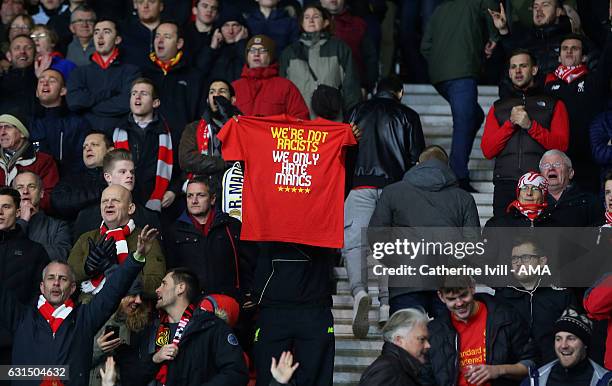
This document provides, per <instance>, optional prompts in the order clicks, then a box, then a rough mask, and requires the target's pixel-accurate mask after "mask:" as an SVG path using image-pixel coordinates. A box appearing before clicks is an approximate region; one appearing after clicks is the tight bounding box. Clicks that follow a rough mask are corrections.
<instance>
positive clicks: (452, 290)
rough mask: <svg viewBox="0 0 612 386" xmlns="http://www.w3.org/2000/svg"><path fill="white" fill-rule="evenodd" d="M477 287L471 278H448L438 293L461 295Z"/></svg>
mask: <svg viewBox="0 0 612 386" xmlns="http://www.w3.org/2000/svg"><path fill="white" fill-rule="evenodd" d="M475 285H476V284H475V283H474V279H473V278H472V277H471V276H465V275H458V276H446V277H444V282H443V283H442V285H441V286H440V287H438V291H440V293H441V294H442V295H446V294H459V293H461V292H462V291H464V290H466V289H468V288H474V287H475Z"/></svg>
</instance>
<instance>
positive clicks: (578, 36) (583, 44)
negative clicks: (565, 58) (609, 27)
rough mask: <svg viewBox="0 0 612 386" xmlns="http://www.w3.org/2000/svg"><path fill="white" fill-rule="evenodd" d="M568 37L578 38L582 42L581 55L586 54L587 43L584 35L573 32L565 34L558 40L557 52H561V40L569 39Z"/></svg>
mask: <svg viewBox="0 0 612 386" xmlns="http://www.w3.org/2000/svg"><path fill="white" fill-rule="evenodd" d="M570 39H574V40H580V43H581V44H582V55H586V54H587V53H588V49H589V47H588V46H589V44H588V43H587V41H586V39H585V38H584V36H582V35H579V34H573V33H572V34H567V35H565V36H563V37H562V38H561V40H560V41H559V52H561V46H562V45H563V42H564V41H566V40H570Z"/></svg>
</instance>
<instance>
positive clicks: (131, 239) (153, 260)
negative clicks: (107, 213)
mask: <svg viewBox="0 0 612 386" xmlns="http://www.w3.org/2000/svg"><path fill="white" fill-rule="evenodd" d="M141 230H142V229H140V228H138V227H136V228H135V229H134V232H132V233H130V235H129V236H128V237H127V244H128V250H129V251H130V253H133V252H134V251H135V250H136V244H137V243H138V235H139V234H140V231H141ZM100 237H101V236H100V231H99V230H98V229H94V230H92V231H89V232H85V233H83V234H82V235H81V237H79V239H78V240H77V242H76V243H75V244H74V247H72V251H70V256H69V257H68V264H70V266H71V267H72V269H73V270H74V272H75V274H76V281H77V283H78V284H79V285H80V284H81V282H83V281H85V280H88V279H89V277H88V276H87V275H86V274H85V268H84V266H85V258H86V257H87V255H88V254H89V242H88V240H89V239H90V238H91V239H92V240H93V241H94V242H98V241H99V240H100ZM165 274H166V259H165V258H164V254H163V253H162V250H161V247H160V246H159V242H158V241H157V240H154V241H153V247H152V248H151V252H149V254H148V255H147V256H146V262H145V265H144V268H143V269H142V282H143V285H144V296H145V297H147V298H150V299H156V295H155V290H156V289H157V287H159V285H160V284H161V281H162V279H163V278H164V275H165ZM82 300H83V299H82Z"/></svg>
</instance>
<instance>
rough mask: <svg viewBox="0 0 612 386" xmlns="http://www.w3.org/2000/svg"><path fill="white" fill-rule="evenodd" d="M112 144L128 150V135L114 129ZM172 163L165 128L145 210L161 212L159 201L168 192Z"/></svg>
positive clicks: (160, 140)
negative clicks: (153, 180) (153, 181)
mask: <svg viewBox="0 0 612 386" xmlns="http://www.w3.org/2000/svg"><path fill="white" fill-rule="evenodd" d="M113 142H114V143H115V148H116V149H125V150H130V145H129V143H128V133H127V131H125V130H124V129H121V128H116V129H115V131H114V132H113ZM173 162H174V161H173V153H172V138H171V137H170V131H169V130H168V129H167V128H166V131H165V132H164V133H161V134H160V135H159V147H158V150H157V170H156V171H155V174H156V177H155V187H154V188H153V192H152V193H151V197H149V200H148V201H147V203H146V204H145V206H146V207H147V208H149V209H151V210H154V211H157V212H161V209H162V205H161V200H162V198H163V197H164V193H166V191H167V190H168V186H169V185H170V178H171V177H172V164H173Z"/></svg>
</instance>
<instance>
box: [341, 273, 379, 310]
mask: <svg viewBox="0 0 612 386" xmlns="http://www.w3.org/2000/svg"><path fill="white" fill-rule="evenodd" d="M341 269H344V270H345V273H344V274H343V275H342V276H343V277H344V278H347V275H346V268H341ZM332 298H333V301H334V308H347V307H351V308H353V302H354V301H353V297H352V296H350V295H333V296H332ZM379 306H380V302H379V301H378V298H377V297H376V296H374V297H372V307H376V309H378V307H379Z"/></svg>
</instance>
